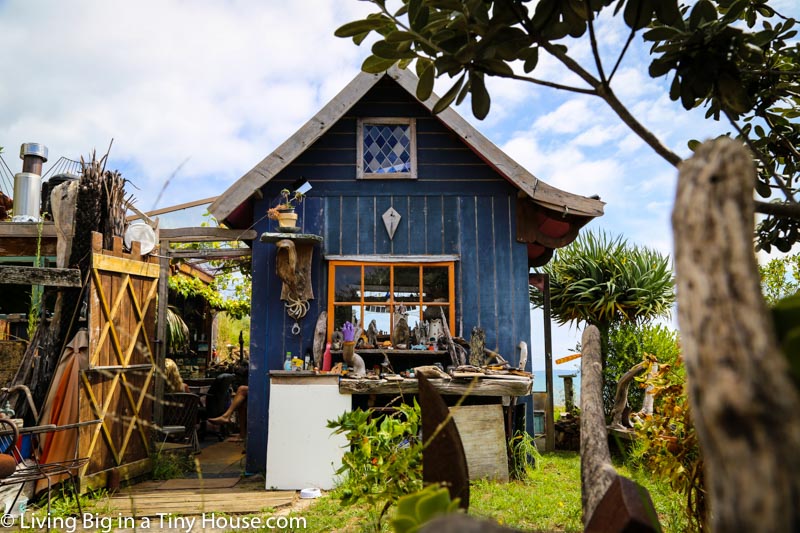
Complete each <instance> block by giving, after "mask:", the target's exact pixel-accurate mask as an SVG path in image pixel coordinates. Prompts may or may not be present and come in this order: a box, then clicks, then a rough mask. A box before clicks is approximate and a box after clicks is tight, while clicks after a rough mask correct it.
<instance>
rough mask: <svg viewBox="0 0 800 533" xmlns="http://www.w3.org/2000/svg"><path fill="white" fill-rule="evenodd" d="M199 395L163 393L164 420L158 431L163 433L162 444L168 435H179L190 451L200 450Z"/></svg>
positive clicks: (197, 451)
mask: <svg viewBox="0 0 800 533" xmlns="http://www.w3.org/2000/svg"><path fill="white" fill-rule="evenodd" d="M199 409H200V396H198V395H197V394H192V393H188V392H172V393H167V394H165V395H164V420H163V425H162V426H161V428H159V430H158V431H159V433H161V434H162V435H164V441H163V442H162V447H163V444H164V443H165V442H166V441H167V439H169V438H170V437H181V438H182V439H183V440H185V441H186V443H187V446H188V447H189V448H191V450H192V453H199V452H200V441H199V439H198V438H197V423H198V420H199V418H198V412H199Z"/></svg>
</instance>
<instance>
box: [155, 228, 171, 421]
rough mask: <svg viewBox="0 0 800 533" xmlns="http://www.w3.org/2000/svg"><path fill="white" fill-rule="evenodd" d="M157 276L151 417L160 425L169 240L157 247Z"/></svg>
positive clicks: (167, 294)
mask: <svg viewBox="0 0 800 533" xmlns="http://www.w3.org/2000/svg"><path fill="white" fill-rule="evenodd" d="M159 266H160V272H159V277H158V327H157V329H156V337H157V339H156V342H155V343H154V344H155V345H156V346H157V348H156V354H155V355H156V358H155V361H156V368H157V370H156V382H155V389H154V394H155V397H156V402H155V404H154V406H153V418H154V420H155V423H156V424H157V425H159V426H160V425H161V422H162V421H163V419H164V418H163V417H164V412H163V406H162V402H161V399H162V398H163V397H164V374H163V370H164V360H165V359H166V358H167V300H168V298H169V282H168V280H169V241H168V240H162V241H161V245H160V247H159Z"/></svg>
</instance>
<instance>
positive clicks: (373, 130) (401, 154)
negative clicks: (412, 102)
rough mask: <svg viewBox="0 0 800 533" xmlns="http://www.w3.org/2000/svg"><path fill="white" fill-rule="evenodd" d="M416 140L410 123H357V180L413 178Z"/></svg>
mask: <svg viewBox="0 0 800 533" xmlns="http://www.w3.org/2000/svg"><path fill="white" fill-rule="evenodd" d="M416 137H417V135H416V123H415V121H414V119H410V118H372V119H361V120H359V121H358V178H359V179H364V178H372V179H387V178H411V179H414V178H416V177H417V161H416V158H417V153H416V152H417V147H416Z"/></svg>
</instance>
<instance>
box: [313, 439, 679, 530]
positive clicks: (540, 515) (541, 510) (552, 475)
mask: <svg viewBox="0 0 800 533" xmlns="http://www.w3.org/2000/svg"><path fill="white" fill-rule="evenodd" d="M617 470H618V471H619V472H620V473H621V474H623V475H625V476H628V477H630V478H632V479H634V480H635V481H637V482H638V483H641V484H642V485H644V486H645V487H646V488H647V489H648V490H649V491H650V495H651V496H652V498H653V502H654V503H655V506H656V510H657V511H658V514H659V519H660V521H661V525H662V527H663V528H664V531H666V532H669V531H676V532H677V531H684V530H685V528H686V521H685V520H684V519H683V515H682V512H683V511H682V503H683V502H682V497H681V496H680V495H679V494H675V493H673V492H671V491H670V490H669V487H668V486H666V485H665V484H663V483H660V482H656V481H654V480H653V479H651V478H650V477H649V476H647V475H646V474H645V473H641V472H631V471H630V470H628V469H627V468H626V467H624V466H618V467H617ZM391 512H392V511H391V510H390V511H389V513H391ZM470 514H471V515H473V516H480V517H484V518H489V519H492V520H494V521H496V522H499V523H501V524H503V525H506V526H509V527H513V528H517V529H520V530H523V531H582V530H583V528H582V526H581V474H580V457H579V456H578V454H577V453H575V452H554V453H546V454H543V455H542V461H541V465H540V467H539V468H538V469H537V470H536V471H535V472H534V474H533V475H532V476H531V478H530V479H529V480H527V481H525V482H519V481H514V482H510V483H495V482H491V481H478V482H475V483H473V484H472V486H471V490H470ZM297 516H303V517H305V519H306V522H307V526H308V529H306V530H304V531H320V532H322V531H347V532H361V531H367V532H371V531H377V528H376V520H375V516H376V513H375V511H373V510H371V509H370V508H368V507H358V506H351V507H342V506H341V505H340V504H339V501H338V500H337V499H336V491H333V492H331V493H329V494H326V495H325V496H323V497H322V498H321V499H320V500H318V501H317V502H315V503H314V504H313V505H312V506H311V507H309V508H307V509H305V510H303V511H302V513H297ZM387 523H388V520H386V519H384V523H383V527H382V531H390V529H389V527H388V526H387Z"/></svg>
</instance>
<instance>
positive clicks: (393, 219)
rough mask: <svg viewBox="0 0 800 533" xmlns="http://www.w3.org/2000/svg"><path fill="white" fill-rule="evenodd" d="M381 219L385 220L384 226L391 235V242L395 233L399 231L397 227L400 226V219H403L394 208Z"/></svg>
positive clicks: (388, 210)
mask: <svg viewBox="0 0 800 533" xmlns="http://www.w3.org/2000/svg"><path fill="white" fill-rule="evenodd" d="M381 218H382V219H383V225H384V226H386V233H388V234H389V240H390V241H391V240H392V239H393V238H394V232H395V231H397V226H399V225H400V219H401V218H403V217H402V216H400V213H398V212H397V211H395V210H394V207H390V208H389V209H387V210H386V212H385V213H384V214H383V215H381Z"/></svg>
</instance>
